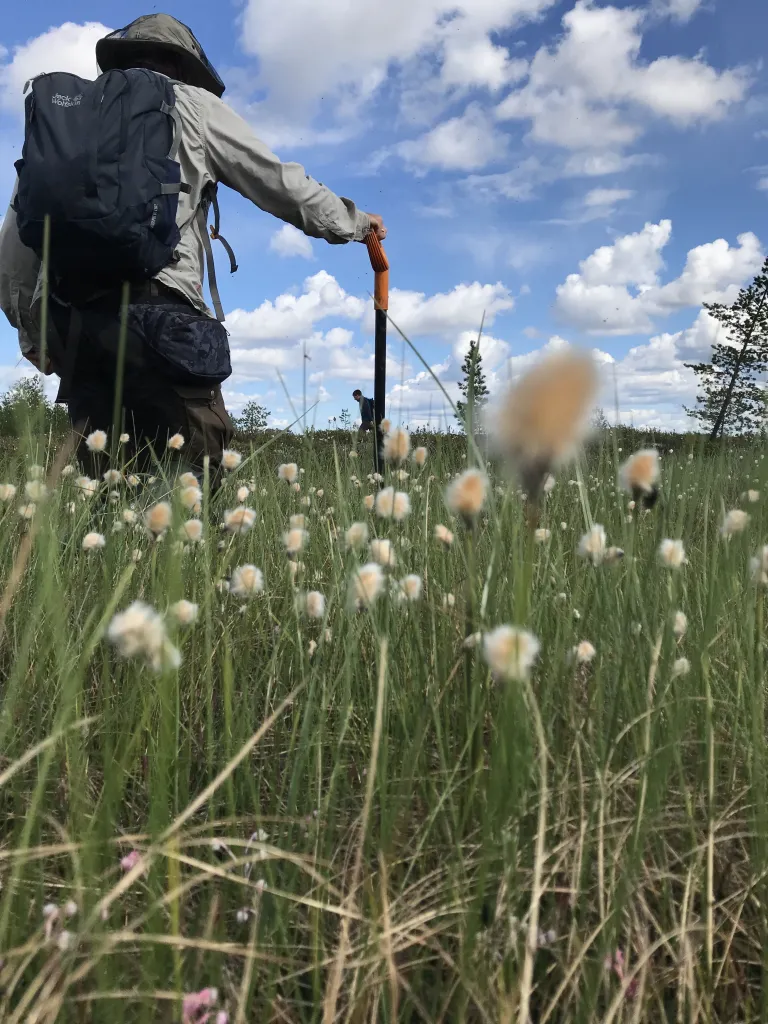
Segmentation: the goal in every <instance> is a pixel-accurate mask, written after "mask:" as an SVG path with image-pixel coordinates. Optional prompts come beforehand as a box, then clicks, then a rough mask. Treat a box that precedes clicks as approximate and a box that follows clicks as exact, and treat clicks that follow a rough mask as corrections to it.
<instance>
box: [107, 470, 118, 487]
mask: <svg viewBox="0 0 768 1024" xmlns="http://www.w3.org/2000/svg"><path fill="white" fill-rule="evenodd" d="M122 479H123V474H122V473H121V472H120V470H119V469H108V470H107V471H106V473H105V474H104V476H103V480H104V483H105V484H107V485H108V486H109V487H114V486H115V484H119V483H121V482H122Z"/></svg>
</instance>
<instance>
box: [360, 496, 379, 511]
mask: <svg viewBox="0 0 768 1024" xmlns="http://www.w3.org/2000/svg"><path fill="white" fill-rule="evenodd" d="M375 503H376V498H375V497H374V495H373V494H366V496H365V497H364V498H363V506H364V508H365V509H366V511H367V512H372V511H373V507H374V505H375Z"/></svg>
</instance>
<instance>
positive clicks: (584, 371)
mask: <svg viewBox="0 0 768 1024" xmlns="http://www.w3.org/2000/svg"><path fill="white" fill-rule="evenodd" d="M597 386H598V375H597V368H596V366H595V361H594V359H593V358H592V356H591V355H590V354H589V353H586V352H579V351H577V350H575V349H570V348H569V349H566V350H564V351H560V352H555V353H554V354H552V355H548V356H545V357H544V358H543V359H541V360H540V361H539V362H538V363H537V364H536V365H535V366H533V367H532V368H531V369H530V370H529V371H528V372H527V373H524V374H523V375H522V376H521V377H520V379H519V380H518V381H517V382H516V383H515V384H514V385H512V386H511V387H509V388H508V389H507V392H506V394H505V395H504V397H503V399H502V401H501V404H500V405H499V406H498V408H497V409H496V410H495V411H494V413H493V414H491V415H489V416H488V429H489V435H490V438H491V441H492V443H493V446H494V448H495V449H496V451H497V452H498V453H499V455H501V456H502V457H503V458H504V459H506V460H507V461H508V462H509V463H510V464H511V465H512V466H514V467H515V468H516V469H517V471H518V472H519V473H520V477H521V480H522V482H523V487H524V490H525V491H526V492H527V493H528V494H530V495H532V496H534V497H536V496H537V495H538V493H539V490H540V488H541V485H542V483H543V481H544V477H545V476H546V474H547V472H548V471H549V469H550V467H553V466H558V465H560V464H562V463H563V462H565V461H566V460H567V459H570V458H571V457H572V456H573V455H574V454H575V453H576V451H577V450H578V447H579V445H580V444H581V442H582V440H583V439H584V437H585V436H586V434H587V431H588V429H589V417H590V413H591V411H592V406H593V403H594V400H595V396H596V394H597ZM489 412H490V410H489Z"/></svg>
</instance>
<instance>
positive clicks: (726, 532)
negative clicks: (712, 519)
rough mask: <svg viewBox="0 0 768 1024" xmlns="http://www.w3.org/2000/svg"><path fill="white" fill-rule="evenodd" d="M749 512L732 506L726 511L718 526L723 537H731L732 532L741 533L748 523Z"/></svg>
mask: <svg viewBox="0 0 768 1024" xmlns="http://www.w3.org/2000/svg"><path fill="white" fill-rule="evenodd" d="M749 519H750V516H749V512H742V510H741V509H740V508H732V509H731V510H730V512H727V513H726V515H725V518H724V519H723V525H722V526H721V527H720V533H721V534H722V536H723V537H732V536H733V534H734V533H742V532H743V531H744V530H746V528H747V526H748V525H749Z"/></svg>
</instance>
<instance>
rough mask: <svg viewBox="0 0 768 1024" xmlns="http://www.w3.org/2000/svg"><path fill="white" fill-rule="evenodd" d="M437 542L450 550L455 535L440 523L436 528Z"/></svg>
mask: <svg viewBox="0 0 768 1024" xmlns="http://www.w3.org/2000/svg"><path fill="white" fill-rule="evenodd" d="M435 540H436V541H439V542H440V543H441V544H444V545H445V546H446V547H447V548H449V547H450V546H451V544H453V533H452V532H451V531H450V530H449V529H448V527H447V526H443V524H442V523H438V524H437V526H436V527H435Z"/></svg>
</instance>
